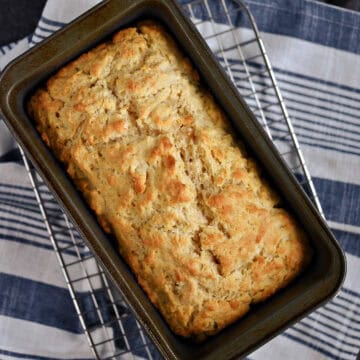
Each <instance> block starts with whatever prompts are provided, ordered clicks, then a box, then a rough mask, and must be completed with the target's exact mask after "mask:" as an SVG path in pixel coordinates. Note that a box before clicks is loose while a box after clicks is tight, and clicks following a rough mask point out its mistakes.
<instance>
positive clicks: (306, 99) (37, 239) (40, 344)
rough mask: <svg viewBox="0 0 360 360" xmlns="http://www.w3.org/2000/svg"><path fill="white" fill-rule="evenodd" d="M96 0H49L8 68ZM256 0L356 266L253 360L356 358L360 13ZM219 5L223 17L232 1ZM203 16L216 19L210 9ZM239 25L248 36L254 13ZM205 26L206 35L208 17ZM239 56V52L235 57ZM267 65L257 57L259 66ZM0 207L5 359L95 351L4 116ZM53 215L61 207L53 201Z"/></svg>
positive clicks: (198, 14) (300, 0)
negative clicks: (331, 294) (329, 296)
mask: <svg viewBox="0 0 360 360" xmlns="http://www.w3.org/2000/svg"><path fill="white" fill-rule="evenodd" d="M224 1H225V0H224ZM97 2H98V1H97V0H77V1H72V0H63V1H62V2H61V7H59V1H56V0H48V2H47V5H46V7H45V9H44V12H43V15H42V17H41V19H40V21H39V24H38V27H37V28H36V30H35V32H34V33H33V34H31V35H30V36H28V37H27V38H25V39H22V40H20V41H18V42H16V43H13V44H10V45H7V46H4V47H1V48H0V69H1V68H3V67H4V66H5V64H6V63H7V62H9V61H10V60H11V59H12V58H14V57H16V56H17V55H19V54H21V53H22V52H24V51H25V50H26V49H28V48H29V46H32V45H34V44H36V43H38V42H40V41H42V40H43V39H44V38H46V37H47V36H49V35H50V34H52V33H53V32H54V31H56V30H58V29H59V28H60V27H62V26H63V25H65V24H66V23H68V22H69V21H70V20H72V19H73V18H74V17H76V16H78V15H79V14H81V13H82V12H84V11H85V10H87V9H88V8H90V7H91V6H93V5H95V4H96V3H97ZM182 2H183V3H187V2H189V1H182ZM227 2H228V3H229V5H231V1H230V0H228V1H227ZM246 3H247V4H248V6H249V8H250V10H251V11H252V13H253V15H254V17H255V19H256V21H257V24H258V27H259V29H260V31H261V33H262V39H263V41H264V43H265V47H266V49H267V50H268V54H269V57H270V59H271V62H272V64H273V67H274V71H275V75H276V77H277V80H278V83H279V87H280V89H281V91H282V94H283V96H284V98H285V101H286V104H287V107H288V110H289V113H290V116H291V118H292V119H293V123H294V126H295V130H296V132H297V134H298V138H299V140H300V143H301V146H302V149H303V153H304V156H305V159H306V161H307V163H308V166H309V168H310V172H311V174H312V175H313V180H314V184H315V187H316V189H317V192H318V195H319V198H320V201H321V203H322V206H323V209H324V212H325V216H326V218H327V220H328V223H329V225H330V227H331V228H332V230H333V232H334V234H335V236H336V237H337V239H338V241H339V242H340V244H341V246H342V248H343V249H344V251H345V252H346V257H347V262H348V273H347V276H346V280H345V283H344V286H343V287H342V289H341V291H340V293H339V295H338V296H337V297H336V298H335V299H334V300H332V301H331V302H329V303H328V304H327V305H325V306H323V307H321V308H320V309H319V310H317V311H315V312H313V313H312V314H311V315H310V316H308V317H307V318H305V319H304V320H302V321H300V322H298V323H297V324H296V325H295V326H293V327H291V328H290V329H288V330H286V331H285V332H284V333H283V334H281V335H279V336H277V337H276V338H275V339H273V340H272V341H270V342H269V343H268V344H266V345H265V346H263V347H261V348H260V349H259V350H257V351H255V352H254V353H252V354H251V355H249V358H250V359H286V360H287V359H294V360H296V359H299V360H300V359H301V360H303V359H355V358H356V356H357V354H358V352H359V348H360V281H359V275H360V237H359V234H360V120H359V114H360V56H359V53H360V14H357V13H354V12H350V11H344V10H340V9H337V8H333V7H329V6H327V5H323V4H321V3H318V2H313V1H306V0H297V1H294V0H261V1H260V0H246ZM208 4H209V6H210V7H211V8H212V10H213V12H214V13H216V12H217V11H219V14H220V7H221V6H222V4H223V1H217V0H208ZM193 15H194V17H195V18H201V19H203V20H207V19H206V16H207V15H206V14H205V13H204V12H203V11H202V10H201V8H200V7H199V9H198V11H195V13H194V14H193ZM215 19H216V21H217V22H218V25H217V26H218V27H219V28H221V27H222V26H224V22H225V21H224V19H223V18H222V17H221V16H220V15H219V16H218V17H215ZM232 20H233V21H234V23H235V24H236V25H237V26H239V34H243V35H246V34H247V32H248V31H249V24H247V23H246V21H245V22H244V18H243V17H242V16H241V15H238V16H236V17H234V19H232ZM203 26H204V29H203V30H205V31H206V29H207V28H206V26H207V22H206V21H205V22H204V25H203ZM210 45H211V46H215V47H216V45H214V44H211V41H210ZM228 61H233V62H236V61H237V59H236V57H235V56H233V54H229V56H228ZM258 66H259V65H258V64H257V63H256V61H255V60H254V63H253V64H251V67H253V68H254V69H256V68H257V67H258ZM235 75H236V71H235ZM238 75H239V76H240V75H241V74H240V72H239V74H238ZM239 90H240V92H242V91H244V89H239ZM265 101H266V99H265ZM268 101H271V99H270V100H268ZM268 115H269V117H271V116H274V117H275V116H276V113H275V114H271V113H270V112H269V114H268ZM272 131H273V134H275V138H276V137H277V138H281V136H282V135H283V133H284V131H285V128H284V127H283V126H282V125H281V124H278V125H276V124H275V125H273V126H272ZM0 204H1V205H0V289H1V290H0V358H1V359H17V358H24V359H44V360H45V359H90V358H92V356H91V352H90V350H89V347H88V344H87V342H86V340H85V337H84V335H83V333H82V330H81V326H80V323H79V320H78V318H77V316H76V313H75V309H74V307H73V304H72V302H71V298H70V295H69V293H68V291H67V288H66V284H65V281H64V278H63V276H62V273H61V271H60V268H59V267H58V263H57V259H56V256H55V253H54V252H53V250H52V246H51V243H50V242H49V239H48V236H47V232H46V229H45V226H44V223H43V221H42V218H41V215H40V213H39V209H38V206H37V203H36V200H35V197H34V194H33V192H32V189H31V186H30V183H29V180H28V178H27V175H26V172H25V170H24V166H23V164H22V162H21V157H20V155H19V152H18V150H17V148H16V145H15V142H14V141H13V139H12V137H11V135H10V134H9V132H8V130H7V129H6V127H5V125H4V123H3V122H2V121H1V120H0ZM53 211H54V212H58V211H59V210H58V208H57V207H56V206H54V208H53ZM69 256H71V254H69ZM134 355H135V357H145V355H144V354H142V353H141V352H140V353H135V354H134ZM155 357H158V356H156V355H155Z"/></svg>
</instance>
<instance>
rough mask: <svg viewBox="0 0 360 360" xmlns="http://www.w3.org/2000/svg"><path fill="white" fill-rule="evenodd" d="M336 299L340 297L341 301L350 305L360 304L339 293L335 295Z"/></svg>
mask: <svg viewBox="0 0 360 360" xmlns="http://www.w3.org/2000/svg"><path fill="white" fill-rule="evenodd" d="M336 298H337V299H341V300H343V301H346V302H347V303H349V304H351V305H356V306H360V304H359V303H357V302H355V301H352V300H349V299H347V298H346V297H344V296H342V295H341V294H340V295H337V296H336Z"/></svg>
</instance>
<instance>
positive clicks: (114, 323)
mask: <svg viewBox="0 0 360 360" xmlns="http://www.w3.org/2000/svg"><path fill="white" fill-rule="evenodd" d="M183 10H184V11H185V12H186V14H187V15H188V16H189V17H190V18H191V20H192V21H193V22H194V24H195V25H196V27H197V28H198V30H199V31H200V33H201V34H202V35H203V36H204V38H205V40H206V41H207V43H208V44H209V46H210V47H211V49H212V50H213V52H214V54H215V55H216V56H217V58H218V60H219V61H220V63H221V64H222V65H223V66H224V68H225V70H226V72H227V74H228V75H229V77H230V79H231V80H232V81H233V82H234V83H235V84H236V86H237V87H238V89H239V91H240V93H241V94H242V96H243V97H244V98H245V100H246V101H247V103H248V105H249V106H250V108H251V109H252V110H253V112H254V113H255V115H256V117H257V119H258V121H259V122H260V123H261V124H262V125H263V127H264V129H265V130H266V132H267V134H268V135H269V137H270V138H271V139H272V140H273V142H274V143H275V145H276V146H277V148H278V149H279V151H280V153H281V154H282V156H283V158H284V160H285V161H286V162H287V163H288V165H289V166H290V168H291V169H292V170H293V172H294V173H295V174H296V176H297V177H298V179H299V181H300V182H301V184H302V186H303V187H304V189H305V191H306V192H307V193H308V195H309V196H310V197H311V199H312V200H313V202H314V203H315V205H316V207H317V208H318V210H319V211H320V213H321V214H322V209H321V205H320V202H319V200H318V197H317V194H316V191H315V188H314V185H313V182H312V180H311V176H310V173H309V171H308V169H307V167H306V164H305V160H304V157H303V155H302V152H301V149H300V146H299V142H298V140H297V137H296V134H295V132H294V128H293V126H292V123H291V120H290V118H289V115H288V112H287V110H286V107H285V104H284V101H283V98H282V96H281V93H280V90H279V88H278V85H277V83H276V80H275V76H274V73H273V70H272V68H271V65H270V62H269V59H268V56H267V54H266V51H265V48H264V45H263V42H262V40H261V38H260V36H259V32H258V30H257V27H256V24H255V21H254V19H253V17H252V15H251V13H250V11H249V10H248V9H247V7H246V6H245V5H244V4H243V3H242V1H240V0H220V1H217V2H216V6H215V7H212V6H210V4H209V1H208V0H196V1H191V2H188V3H187V4H185V5H183ZM235 21H236V23H237V24H238V23H239V22H240V23H241V28H239V27H235V26H234V22H235ZM20 151H21V153H22V157H23V160H24V163H25V167H26V169H27V172H28V174H29V177H30V181H31V184H32V186H33V188H34V192H35V196H36V199H37V202H38V204H39V207H40V211H41V213H42V216H43V218H44V222H45V225H46V228H47V230H48V233H49V239H50V241H51V242H52V245H53V247H54V250H55V252H56V254H57V258H58V260H59V263H60V266H61V269H62V272H63V275H64V277H65V280H66V283H67V285H68V288H69V292H70V295H71V298H72V300H73V302H74V306H75V309H76V313H77V315H78V317H79V320H80V323H81V326H82V328H83V330H84V333H85V335H86V338H87V340H88V342H89V345H90V347H91V350H92V352H93V355H94V357H95V358H96V359H99V360H100V359H101V360H111V359H136V358H138V357H141V358H147V359H160V358H161V355H160V354H159V353H158V351H157V350H156V349H155V347H154V345H153V344H152V343H151V341H150V340H149V338H148V337H147V336H146V334H145V332H144V331H143V329H142V327H141V326H140V324H139V323H138V322H137V321H136V319H135V317H134V316H133V315H132V313H131V312H130V310H129V309H128V307H127V305H126V303H125V302H124V301H123V299H122V297H121V295H120V294H119V292H118V291H117V290H116V289H114V288H113V287H112V284H111V282H110V281H109V280H108V279H107V277H106V275H105V273H104V271H103V269H102V268H101V267H100V266H99V265H98V264H97V262H96V260H95V258H94V256H93V254H92V253H91V252H90V251H89V249H88V248H87V246H86V244H85V242H84V241H83V240H82V238H81V237H80V235H79V234H78V233H77V231H76V230H75V228H74V227H73V225H72V224H71V222H70V221H69V219H68V218H67V217H66V215H65V214H64V213H63V212H62V211H60V210H59V208H58V205H57V203H56V202H55V200H54V199H53V197H52V195H51V194H50V192H49V190H48V189H47V187H46V185H45V184H44V183H43V181H42V180H41V178H40V177H39V176H38V175H37V173H36V172H35V170H34V168H33V167H32V165H31V164H30V163H29V161H28V160H27V158H26V157H25V155H24V153H23V152H22V150H21V149H20Z"/></svg>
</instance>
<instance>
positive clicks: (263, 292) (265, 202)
mask: <svg viewBox="0 0 360 360" xmlns="http://www.w3.org/2000/svg"><path fill="white" fill-rule="evenodd" d="M29 112H30V114H31V115H32V116H33V117H34V119H35V120H36V123H37V126H38V130H39V131H40V133H41V136H42V138H43V140H44V141H45V142H46V143H47V144H48V146H50V147H51V148H52V149H53V150H54V152H55V154H56V155H57V156H58V158H59V159H60V160H61V161H63V162H64V163H65V164H66V166H67V171H68V173H69V175H70V176H71V177H72V178H73V179H74V181H75V183H76V184H77V186H78V187H79V189H80V190H81V191H82V192H83V194H84V196H85V198H86V199H87V201H88V203H89V205H90V206H91V208H92V209H93V210H94V211H95V212H96V214H97V216H98V219H99V222H100V224H101V225H102V226H103V228H104V230H105V231H107V232H111V233H114V234H115V235H116V237H117V239H118V240H119V247H120V252H121V254H122V255H123V257H124V258H125V260H126V261H127V262H128V263H129V265H130V266H131V268H132V270H133V271H134V273H135V274H136V276H137V278H138V281H139V283H140V284H141V286H142V287H143V288H144V290H145V291H146V293H147V294H148V295H149V297H150V299H151V301H152V302H153V303H154V304H155V305H156V306H157V307H158V308H159V309H160V311H161V313H162V314H163V316H164V317H165V319H166V320H167V321H168V323H169V324H170V326H171V328H172V329H173V330H174V332H176V333H177V334H180V335H183V336H196V337H204V336H206V335H209V334H213V333H216V332H217V331H219V330H220V329H222V328H223V327H224V326H226V325H228V324H229V323H231V322H233V321H235V320H236V319H238V318H239V317H241V316H243V315H244V314H245V313H246V312H247V311H248V310H249V307H250V305H251V304H253V303H256V302H259V301H263V300H264V299H266V298H267V297H269V296H270V295H271V294H273V293H274V292H275V291H277V290H278V289H280V288H282V287H283V286H285V285H286V284H287V283H288V282H289V281H290V280H291V279H293V278H294V277H295V276H296V275H297V274H298V273H299V271H300V270H301V269H302V268H303V266H304V264H305V263H306V262H307V261H308V259H309V254H310V251H309V248H308V245H307V241H306V237H305V235H304V234H303V232H302V231H301V229H300V228H299V226H298V225H297V224H296V223H295V221H294V220H293V219H292V218H291V216H290V215H289V214H288V213H287V212H286V211H285V210H284V209H280V208H278V207H277V205H278V203H279V198H278V196H277V194H276V193H275V192H274V191H272V190H271V189H270V187H269V186H268V185H267V183H266V182H265V180H264V179H262V178H261V175H260V171H259V169H258V168H257V165H256V163H255V162H254V161H253V160H251V159H250V158H248V157H247V155H246V154H245V152H244V150H241V149H240V148H242V147H239V146H238V145H239V144H238V143H237V142H236V140H235V139H234V136H233V135H232V131H231V129H230V127H229V125H228V121H227V119H226V118H225V116H224V114H223V113H222V112H221V110H220V109H219V107H218V106H217V105H216V103H215V102H214V100H213V99H212V97H211V96H210V95H209V94H208V93H207V92H206V91H205V90H204V88H203V87H202V86H201V84H200V82H199V77H198V75H197V73H196V71H195V70H194V69H193V68H192V66H191V64H190V62H189V61H188V60H187V59H186V58H185V57H184V56H183V55H182V54H181V52H180V51H179V49H178V48H177V47H176V45H175V44H174V42H173V40H172V39H171V38H169V36H168V35H166V33H165V31H164V30H163V29H162V28H161V27H160V26H159V25H157V24H155V23H150V22H147V23H142V24H139V25H138V26H137V27H134V28H129V29H125V30H122V31H120V32H118V33H117V34H115V36H114V37H113V39H112V41H109V42H108V43H106V44H102V45H100V46H98V47H97V48H95V49H93V50H92V51H90V52H88V53H86V54H84V55H82V56H80V57H79V58H78V59H77V60H75V61H74V62H72V63H71V64H69V65H67V66H66V67H64V68H63V69H62V70H60V71H59V72H58V73H57V74H56V75H55V76H53V77H52V78H51V79H50V80H49V81H48V83H47V85H46V88H44V89H40V90H38V91H37V93H36V94H35V95H34V96H33V97H32V98H31V100H30V103H29Z"/></svg>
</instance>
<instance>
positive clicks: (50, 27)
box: [36, 19, 61, 32]
mask: <svg viewBox="0 0 360 360" xmlns="http://www.w3.org/2000/svg"><path fill="white" fill-rule="evenodd" d="M39 26H41V27H42V28H44V29H47V30H49V31H52V32H55V31H57V30H59V29H61V26H57V25H52V24H48V23H45V22H44V21H43V20H42V19H40V21H39ZM36 29H38V28H36Z"/></svg>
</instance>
